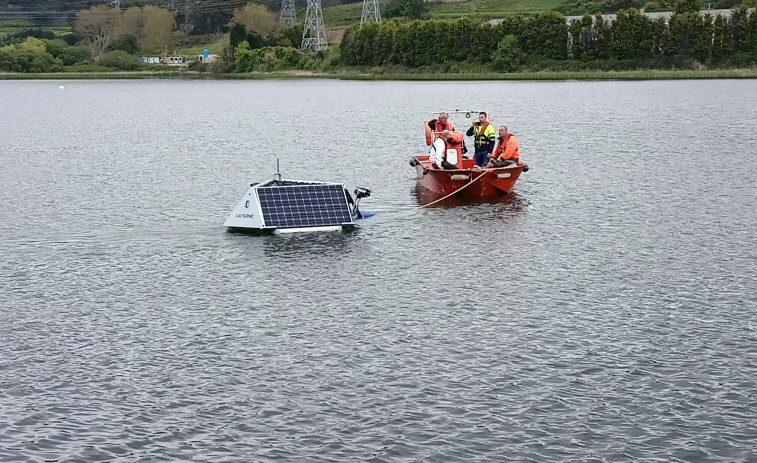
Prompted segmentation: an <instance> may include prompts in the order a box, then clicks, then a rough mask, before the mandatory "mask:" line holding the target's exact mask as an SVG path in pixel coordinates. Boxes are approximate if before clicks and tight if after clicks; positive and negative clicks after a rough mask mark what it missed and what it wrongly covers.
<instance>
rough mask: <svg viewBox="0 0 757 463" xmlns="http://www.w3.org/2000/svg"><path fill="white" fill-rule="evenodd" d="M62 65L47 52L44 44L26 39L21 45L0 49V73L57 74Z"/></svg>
mask: <svg viewBox="0 0 757 463" xmlns="http://www.w3.org/2000/svg"><path fill="white" fill-rule="evenodd" d="M61 70H63V63H62V62H61V61H60V60H59V59H57V58H54V57H53V55H51V54H50V53H48V52H47V48H46V45H45V42H44V41H42V40H40V39H37V38H34V37H28V38H27V39H26V40H24V41H23V42H22V43H18V44H13V45H7V46H4V47H2V48H0V71H6V72H58V71H61Z"/></svg>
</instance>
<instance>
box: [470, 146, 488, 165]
mask: <svg viewBox="0 0 757 463" xmlns="http://www.w3.org/2000/svg"><path fill="white" fill-rule="evenodd" d="M487 156H489V151H487V150H486V149H482V150H476V155H475V156H474V157H473V160H474V162H475V163H476V165H477V166H485V165H486V163H487V162H489V159H488V158H487Z"/></svg>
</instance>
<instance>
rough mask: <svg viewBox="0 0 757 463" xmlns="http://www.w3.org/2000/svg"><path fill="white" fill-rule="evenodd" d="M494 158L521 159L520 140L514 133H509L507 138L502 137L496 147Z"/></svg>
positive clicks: (499, 159) (498, 159)
mask: <svg viewBox="0 0 757 463" xmlns="http://www.w3.org/2000/svg"><path fill="white" fill-rule="evenodd" d="M493 154H494V156H493V157H494V159H496V160H497V161H501V160H502V159H520V152H519V150H518V141H517V140H516V139H515V137H513V134H511V133H508V134H507V135H505V138H500V139H499V143H498V144H497V147H496V148H494V153H493Z"/></svg>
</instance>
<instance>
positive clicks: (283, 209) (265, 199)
mask: <svg viewBox="0 0 757 463" xmlns="http://www.w3.org/2000/svg"><path fill="white" fill-rule="evenodd" d="M257 192H258V199H259V200H260V207H261V210H262V212H263V221H264V222H265V226H266V227H276V228H287V227H321V226H327V225H341V224H343V223H352V215H351V214H350V209H349V207H348V206H347V199H346V197H345V195H344V187H343V186H342V185H287V186H272V187H261V188H258V189H257Z"/></svg>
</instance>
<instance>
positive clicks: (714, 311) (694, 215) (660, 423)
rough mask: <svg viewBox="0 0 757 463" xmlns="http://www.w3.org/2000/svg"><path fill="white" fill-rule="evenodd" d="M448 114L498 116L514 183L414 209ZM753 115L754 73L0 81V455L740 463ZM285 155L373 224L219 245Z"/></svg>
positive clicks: (754, 448) (749, 453)
mask: <svg viewBox="0 0 757 463" xmlns="http://www.w3.org/2000/svg"><path fill="white" fill-rule="evenodd" d="M59 85H63V86H64V88H63V89H61V88H59ZM440 108H445V109H450V108H460V109H473V110H475V109H486V110H489V111H490V112H491V113H492V114H491V116H492V117H491V118H492V121H493V122H494V123H495V124H501V123H506V124H507V125H508V126H509V127H510V130H511V131H512V132H514V133H515V134H516V136H517V137H518V139H519V141H520V143H521V149H522V156H523V158H524V159H525V160H526V161H527V162H528V163H529V165H530V166H531V170H530V172H528V173H526V174H524V175H523V176H522V177H521V179H520V180H519V182H518V184H517V185H516V190H515V194H513V195H512V196H511V197H509V198H505V199H503V200H501V201H497V202H494V203H483V204H474V205H467V206H459V207H433V208H425V209H421V208H419V207H418V206H419V204H420V202H421V201H423V200H424V197H425V195H424V194H423V193H424V192H423V191H420V192H418V191H416V181H415V178H414V171H413V169H412V168H411V167H410V166H409V165H408V160H409V158H410V156H411V155H412V154H415V153H419V152H424V150H425V147H424V146H423V143H422V142H423V140H422V137H423V134H422V128H421V121H422V120H423V119H424V118H426V117H427V115H428V114H429V113H430V112H431V111H433V110H437V109H440ZM755 108H757V81H755V80H739V81H736V80H732V81H670V82H538V83H537V82H518V83H497V82H475V83H471V82H445V83H414V82H413V83H408V82H339V81H314V80H303V81H292V80H285V81H264V82H216V81H209V82H174V81H172V82H163V81H124V82H121V81H64V82H53V81H38V82H34V81H29V82H12V81H0V127H2V134H0V200H1V203H0V204H2V207H1V208H0V301H1V302H0V461H7V462H10V461H14V462H15V461H40V462H41V461H61V462H62V461H66V462H68V461H120V462H127V461H128V462H131V461H187V460H193V461H208V462H219V461H245V462H249V461H254V462H274V461H276V462H279V461H297V462H324V461H333V462H354V461H372V462H415V461H423V462H456V461H459V462H472V461H480V462H492V461H533V462H545V461H555V462H557V461H582V462H586V461H597V462H602V461H607V462H624V461H625V462H636V461H659V462H671V461H686V462H709V461H723V462H734V461H757V433H756V432H755V419H756V418H757V381H756V380H755V378H757V332H755V330H756V329H757V296H756V295H757V272H756V271H755V263H756V262H757V250H756V249H757V248H756V246H755V243H756V242H757V236H756V234H757V231H756V230H757V221H756V220H755V219H756V215H757V213H756V212H755V204H756V203H757V186H756V184H755V173H756V172H757V158H755V152H757V131H755V127H757V111H756V110H755ZM453 120H454V122H455V123H457V125H458V126H459V127H460V126H463V127H465V126H466V123H467V121H466V120H465V119H464V118H462V117H460V116H458V117H456V118H453ZM276 157H279V158H280V159H281V161H282V166H283V167H282V170H283V172H284V174H285V176H286V177H289V178H305V179H317V180H331V181H344V182H345V183H346V184H347V185H348V187H350V188H354V187H356V186H363V187H368V188H371V189H372V190H373V192H374V194H373V196H372V197H371V198H370V199H369V200H367V201H364V203H363V206H364V208H365V209H369V210H373V211H375V212H376V213H377V215H376V216H375V217H372V218H370V219H367V220H366V221H364V222H362V223H361V225H360V227H359V229H358V230H356V231H355V232H353V233H344V234H342V233H327V234H312V235H308V234H305V235H296V236H265V237H251V236H244V235H234V234H229V233H226V231H225V230H224V228H223V226H222V223H223V221H224V219H225V217H226V214H227V213H228V212H229V211H230V210H231V208H232V206H233V205H234V204H235V203H236V201H237V200H238V199H239V198H240V197H241V195H242V194H243V193H244V191H245V189H246V187H247V185H248V184H249V183H250V182H252V181H261V180H265V179H268V178H270V175H271V174H272V173H273V172H274V170H275V159H276Z"/></svg>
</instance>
